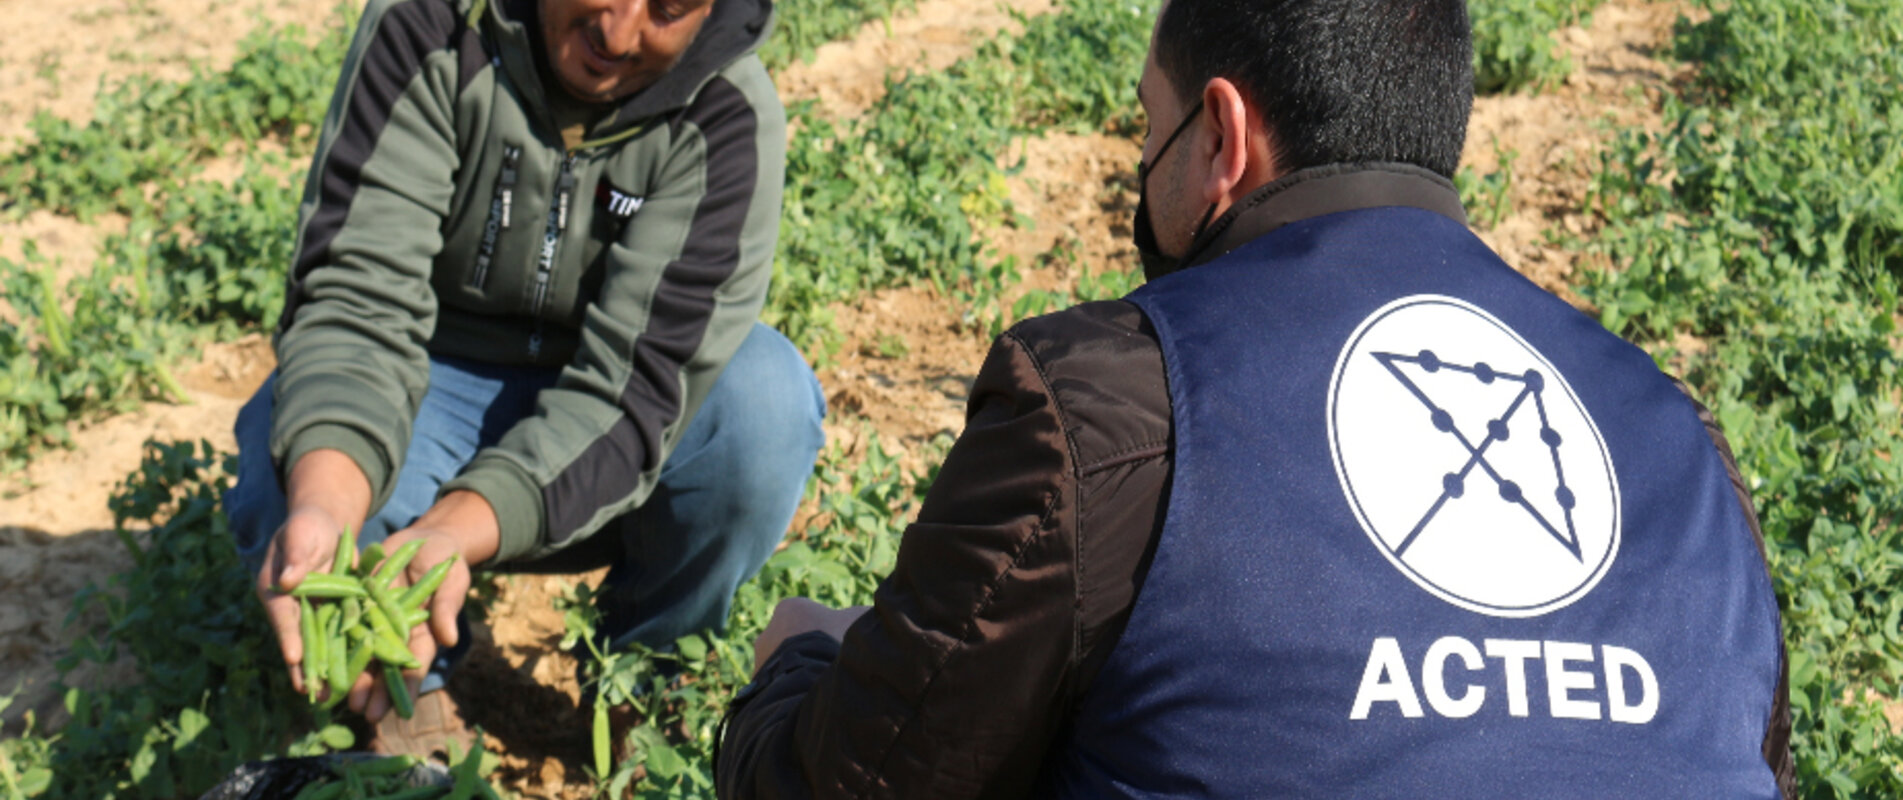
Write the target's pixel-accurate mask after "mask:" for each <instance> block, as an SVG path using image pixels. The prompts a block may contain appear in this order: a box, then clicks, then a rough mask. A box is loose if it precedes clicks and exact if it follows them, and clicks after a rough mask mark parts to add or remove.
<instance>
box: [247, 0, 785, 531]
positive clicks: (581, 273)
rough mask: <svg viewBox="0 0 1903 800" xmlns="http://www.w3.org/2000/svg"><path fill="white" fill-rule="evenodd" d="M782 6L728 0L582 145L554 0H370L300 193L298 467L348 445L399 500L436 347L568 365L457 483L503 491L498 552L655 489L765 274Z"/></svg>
mask: <svg viewBox="0 0 1903 800" xmlns="http://www.w3.org/2000/svg"><path fill="white" fill-rule="evenodd" d="M772 14H773V9H772V2H771V0H718V2H716V3H715V4H714V7H713V10H712V13H711V15H710V16H709V18H708V19H707V21H706V23H705V25H704V27H703V28H702V30H701V32H700V35H699V37H698V38H697V39H696V40H695V41H694V44H693V45H692V46H691V47H690V48H689V49H688V50H687V52H686V53H684V54H683V55H682V57H681V60H680V62H679V63H678V64H676V65H675V67H674V68H673V69H672V70H671V71H669V72H668V73H667V75H666V76H664V77H663V78H662V79H661V80H660V81H659V82H657V83H656V84H654V85H653V86H650V87H649V88H647V89H645V90H643V91H641V92H639V93H637V94H635V95H634V96H632V97H631V98H629V99H627V100H624V101H622V102H621V103H620V105H619V106H618V107H616V108H614V109H612V111H604V112H603V113H601V114H599V115H597V118H596V120H595V121H594V122H593V123H592V124H591V125H590V126H589V127H588V128H587V130H586V132H585V134H584V135H583V136H582V137H581V138H582V141H580V143H579V145H578V146H576V147H573V148H570V147H568V146H566V145H565V144H564V140H563V137H562V135H561V134H560V133H559V132H558V130H557V127H556V122H555V121H554V120H555V117H554V112H553V110H552V109H551V106H550V102H549V101H550V97H549V92H550V91H551V90H550V89H548V88H547V87H548V86H549V85H550V84H547V83H545V82H544V80H543V78H542V77H541V74H540V73H541V72H542V70H543V69H544V67H543V66H542V64H541V63H540V62H541V57H540V56H539V50H540V44H539V42H538V41H536V40H537V39H538V37H539V34H538V33H537V32H536V29H535V27H534V26H535V15H536V0H371V2H370V3H369V6H368V8H366V9H365V11H364V14H363V18H362V21H361V23H360V25H359V27H358V30H357V33H356V38H355V39H354V41H353V42H352V44H351V48H350V53H349V55H348V57H347V59H346V61H345V63H344V68H343V73H342V75H341V76H340V78H339V79H338V84H337V91H336V94H335V96H334V97H333V99H332V101H331V107H330V111H329V114H328V116H327V117H326V118H325V121H324V129H323V131H322V136H321V138H320V141H319V145H318V150H317V154H316V157H315V158H314V160H313V162H312V165H311V172H310V176H309V180H308V182H307V185H306V189H305V194H304V199H303V204H302V206H301V207H300V210H299V220H298V230H297V247H296V252H295V256H294V259H295V260H294V263H293V264H292V265H291V275H290V292H289V299H288V301H287V304H286V308H285V312H284V316H283V319H282V321H281V322H280V324H279V328H278V333H277V339H276V345H277V352H278V359H279V365H278V370H279V373H278V382H277V388H276V394H275V402H276V415H275V418H274V421H273V429H272V436H271V452H272V456H273V458H274V459H275V460H276V463H277V464H278V465H279V469H280V470H288V469H289V467H290V465H292V464H294V463H296V459H297V458H298V457H300V456H301V455H303V454H304V453H307V452H310V451H312V450H315V449H320V448H331V449H336V450H340V451H342V452H344V453H346V454H348V455H349V456H351V458H353V459H354V460H355V461H356V462H357V464H358V465H359V466H361V467H362V468H363V472H364V474H365V475H366V476H367V477H368V478H369V480H370V484H371V488H372V491H373V492H374V493H375V500H374V501H373V509H374V508H375V507H380V506H381V505H382V504H383V502H384V501H385V500H386V499H387V498H388V497H389V494H390V491H391V489H392V488H393V484H394V483H395V481H396V476H397V475H398V474H399V472H400V470H401V468H402V461H403V455H404V452H405V450H406V449H407V447H408V444H409V439H410V431H411V426H412V421H413V420H414V419H415V416H416V411H417V407H418V404H419V402H420V401H421V399H422V396H423V393H424V391H425V390H426V389H427V387H428V382H429V356H430V355H432V354H434V355H442V356H452V357H461V358H469V359H475V360H480V361H486V362H493V363H504V364H536V365H545V366H562V367H565V369H563V371H562V374H561V379H560V382H559V383H558V384H557V385H556V386H555V387H554V388H552V389H550V390H548V391H545V392H543V393H542V395H541V398H540V402H539V403H538V406H537V409H536V411H535V413H534V415H533V416H530V417H528V418H526V419H524V420H522V421H521V422H519V423H518V424H516V425H515V426H514V427H513V428H512V429H511V430H509V432H508V433H507V434H506V435H505V436H504V437H503V438H502V440H501V441H500V442H499V443H498V444H497V445H496V446H494V447H491V448H488V449H486V450H484V451H482V452H481V453H479V454H478V455H477V457H476V458H475V459H474V460H473V461H472V462H471V463H470V464H469V465H468V467H467V468H466V469H465V470H464V472H463V473H462V474H461V475H460V476H458V477H457V478H455V479H454V480H453V481H451V482H450V483H448V484H446V485H445V486H444V487H443V491H445V492H448V491H451V490H455V489H469V490H474V491H476V492H479V493H480V494H482V495H483V497H484V498H485V499H487V500H488V501H489V503H490V504H491V505H492V506H493V507H494V508H495V510H496V514H497V516H498V517H499V521H500V523H501V530H502V541H501V553H500V554H499V556H498V560H499V561H510V560H524V559H529V558H534V557H537V556H540V555H545V554H547V553H549V552H552V551H554V550H558V549H560V548H562V547H565V546H567V545H569V544H572V543H573V542H576V541H579V540H581V539H583V538H586V537H587V536H588V535H590V534H591V533H593V532H594V531H595V530H597V529H599V528H600V527H601V526H602V525H603V524H605V523H606V522H607V521H608V520H610V519H613V518H614V517H616V516H619V515H620V514H622V513H624V512H626V511H627V510H629V509H631V508H633V507H634V506H636V505H638V504H639V503H640V502H642V501H643V500H644V499H645V498H646V497H647V495H648V493H649V492H650V491H651V490H652V488H653V485H654V481H655V478H656V476H657V475H658V474H659V472H660V467H661V463H662V462H663V461H664V460H666V458H667V455H668V452H669V451H670V450H671V448H672V446H673V443H674V441H675V440H676V437H677V436H678V434H679V433H680V432H681V431H682V430H683V429H685V428H686V426H687V424H688V422H689V421H691V419H692V418H693V415H694V412H695V409H697V408H698V407H699V405H700V403H701V401H702V400H703V399H704V398H705V397H706V395H707V392H708V389H709V388H710V387H711V386H712V384H713V381H714V379H715V378H716V377H717V376H718V375H719V373H720V370H721V368H722V367H723V366H724V365H725V364H726V362H727V360H728V359H729V358H730V357H731V356H732V354H733V352H734V351H735V350H736V349H738V348H739V346H740V342H741V340H742V339H744V338H745V337H746V335H747V332H748V330H750V328H751V326H752V324H753V322H754V320H755V319H756V318H757V317H758V315H759V311H760V307H761V305H762V304H763V303H764V301H765V298H766V288H767V280H768V277H769V276H770V275H771V272H772V259H773V245H774V239H775V236H776V235H777V233H778V222H779V214H780V192H781V185H782V179H783V173H784V169H785V148H786V140H785V136H786V119H785V111H784V109H783V108H782V107H781V105H780V102H779V98H778V96H777V95H776V93H775V91H774V88H773V85H772V82H771V80H770V79H769V78H768V76H767V73H766V69H765V67H764V66H762V64H761V63H760V60H759V58H758V57H757V56H755V55H754V50H755V48H756V47H757V46H758V45H759V44H760V42H762V41H763V40H764V39H765V37H766V36H767V34H768V32H769V30H770V29H771V23H772ZM557 91H558V90H557Z"/></svg>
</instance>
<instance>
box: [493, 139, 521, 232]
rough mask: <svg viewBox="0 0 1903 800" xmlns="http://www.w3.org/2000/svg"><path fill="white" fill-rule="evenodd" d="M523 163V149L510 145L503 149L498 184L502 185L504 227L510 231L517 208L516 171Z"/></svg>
mask: <svg viewBox="0 0 1903 800" xmlns="http://www.w3.org/2000/svg"><path fill="white" fill-rule="evenodd" d="M521 162H522V148H520V147H516V146H514V145H510V146H508V147H504V148H503V149H502V177H500V178H499V179H497V182H498V183H500V184H501V185H502V227H503V229H505V230H506V229H508V227H509V218H510V217H511V216H513V215H512V214H511V210H512V209H513V208H514V207H515V178H516V169H517V167H519V166H520V165H521Z"/></svg>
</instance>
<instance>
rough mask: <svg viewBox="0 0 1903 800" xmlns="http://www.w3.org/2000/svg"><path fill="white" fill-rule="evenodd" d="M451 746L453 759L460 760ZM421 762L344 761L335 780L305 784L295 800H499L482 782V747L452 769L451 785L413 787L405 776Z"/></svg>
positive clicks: (401, 759) (401, 758) (403, 759)
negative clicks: (452, 780)
mask: <svg viewBox="0 0 1903 800" xmlns="http://www.w3.org/2000/svg"><path fill="white" fill-rule="evenodd" d="M450 747H451V751H450V760H451V761H456V754H455V746H454V745H451V746H450ZM420 763H422V762H419V761H417V760H416V759H415V758H413V757H411V756H391V757H389V758H378V759H369V760H363V761H340V762H338V763H336V764H333V765H331V768H330V771H331V777H329V778H321V779H318V780H314V781H311V782H310V783H307V784H304V788H303V789H301V790H299V791H298V793H297V796H296V798H295V799H294V800H498V798H497V795H496V790H495V787H493V786H490V785H489V782H488V781H486V780H483V779H482V774H481V772H480V769H481V766H482V748H481V747H471V748H470V749H469V754H468V755H466V756H464V757H463V758H462V760H461V761H459V762H457V763H456V764H455V765H454V766H451V767H450V768H449V774H450V777H451V778H452V779H454V782H453V783H451V784H450V785H449V786H411V785H410V784H409V782H408V781H407V780H405V776H406V775H407V774H408V773H409V771H410V770H411V769H413V768H415V767H416V766H417V765H418V764H420Z"/></svg>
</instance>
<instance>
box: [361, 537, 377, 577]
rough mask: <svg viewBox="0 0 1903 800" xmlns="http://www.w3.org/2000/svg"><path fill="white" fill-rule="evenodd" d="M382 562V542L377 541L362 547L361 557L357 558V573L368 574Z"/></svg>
mask: <svg viewBox="0 0 1903 800" xmlns="http://www.w3.org/2000/svg"><path fill="white" fill-rule="evenodd" d="M382 564H383V543H382V542H378V543H376V544H373V545H370V546H369V547H366V548H364V549H363V558H359V559H357V571H356V573H355V574H357V575H369V574H370V573H372V572H374V571H376V569H377V567H378V566H381V565H382Z"/></svg>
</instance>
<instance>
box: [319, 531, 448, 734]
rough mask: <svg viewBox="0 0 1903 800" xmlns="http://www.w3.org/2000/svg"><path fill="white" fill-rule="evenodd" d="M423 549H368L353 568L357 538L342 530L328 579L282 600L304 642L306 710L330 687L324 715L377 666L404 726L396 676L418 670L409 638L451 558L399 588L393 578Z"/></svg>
mask: <svg viewBox="0 0 1903 800" xmlns="http://www.w3.org/2000/svg"><path fill="white" fill-rule="evenodd" d="M421 549H423V542H422V540H420V539H418V540H414V541H410V542H407V543H405V544H404V545H403V546H402V547H399V548H397V550H396V552H394V553H391V554H390V555H389V557H388V558H385V557H384V553H383V546H382V545H371V546H370V547H369V548H367V549H365V550H364V553H363V558H362V559H361V560H359V561H358V563H357V566H356V567H354V568H353V567H351V565H350V562H351V556H353V555H355V554H356V552H357V537H356V534H354V533H352V532H351V530H350V529H349V528H345V529H344V532H343V533H342V534H339V535H338V537H337V557H336V558H335V559H334V560H333V561H332V562H331V567H330V571H329V572H313V573H311V574H309V575H306V576H304V581H303V582H302V583H299V584H298V585H297V588H295V589H291V590H289V591H287V592H285V593H286V594H288V595H290V596H292V597H295V598H297V603H298V612H299V618H298V625H299V626H300V630H299V633H300V634H301V635H302V638H303V640H304V691H305V693H306V694H307V695H308V696H309V698H310V701H311V702H312V703H316V702H317V696H318V694H319V693H320V691H321V690H322V689H323V687H324V686H325V685H328V686H330V699H329V700H327V701H325V703H324V707H325V708H330V707H332V706H335V705H337V704H338V703H340V702H342V701H343V698H344V696H345V695H346V694H348V693H349V692H350V687H351V684H354V683H356V682H357V676H358V675H361V674H363V673H364V671H365V670H367V669H369V668H370V667H371V662H372V661H375V662H378V663H379V664H381V668H382V670H383V682H384V684H386V685H387V686H388V687H389V690H390V700H391V702H392V704H393V705H395V706H396V713H397V716H400V717H402V718H404V719H409V718H410V715H411V713H413V711H414V708H415V706H414V705H413V703H412V702H411V700H410V691H409V687H408V686H407V685H405V684H404V683H403V674H402V670H405V669H415V668H417V667H420V666H422V662H420V661H417V659H416V655H415V654H414V653H411V652H410V637H409V631H410V629H411V628H414V627H416V626H418V625H421V624H423V623H424V622H426V621H428V620H429V611H428V610H427V609H425V608H423V604H424V603H426V602H428V601H429V598H430V596H431V595H433V594H435V593H436V589H437V587H439V586H441V585H442V584H443V579H444V578H447V577H449V570H450V567H452V566H454V565H455V563H456V558H455V557H454V556H452V557H450V558H447V559H444V560H443V561H442V563H439V564H437V565H436V566H434V567H431V568H430V571H429V572H427V573H425V574H424V575H423V579H422V580H420V581H417V582H416V584H415V585H413V586H410V587H408V588H405V589H400V590H399V589H398V587H396V586H395V583H396V579H397V576H399V575H402V574H403V569H404V568H405V567H407V566H409V564H410V560H411V559H413V558H415V557H416V552H417V551H418V550H421Z"/></svg>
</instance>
